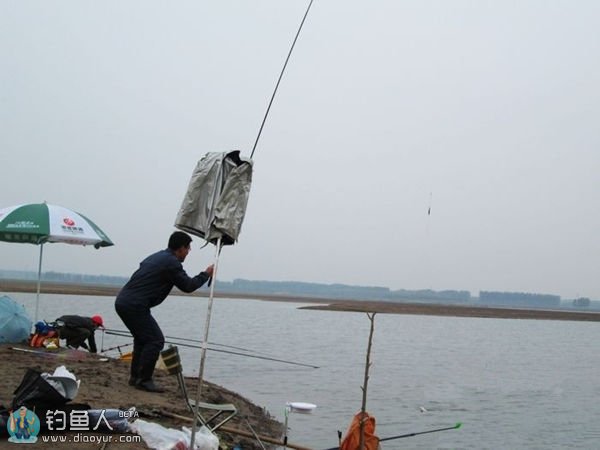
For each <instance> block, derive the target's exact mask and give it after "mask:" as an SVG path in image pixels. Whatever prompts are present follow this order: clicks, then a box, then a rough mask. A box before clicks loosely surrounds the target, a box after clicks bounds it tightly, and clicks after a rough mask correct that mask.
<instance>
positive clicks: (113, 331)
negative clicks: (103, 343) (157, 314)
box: [105, 328, 264, 354]
mask: <svg viewBox="0 0 600 450" xmlns="http://www.w3.org/2000/svg"><path fill="white" fill-rule="evenodd" d="M105 331H106V334H115V333H120V334H117V336H123V335H125V336H127V337H131V333H129V331H126V330H116V329H113V328H106V329H105ZM165 338H167V339H177V340H178V341H187V342H197V343H199V344H202V340H200V339H190V338H182V337H178V336H165ZM208 345H216V346H217V347H225V348H233V349H235V350H241V351H243V352H252V353H257V354H261V353H262V352H257V351H256V350H252V349H250V348H243V347H235V346H233V345H225V344H217V343H216V342H208ZM262 354H264V353H262Z"/></svg>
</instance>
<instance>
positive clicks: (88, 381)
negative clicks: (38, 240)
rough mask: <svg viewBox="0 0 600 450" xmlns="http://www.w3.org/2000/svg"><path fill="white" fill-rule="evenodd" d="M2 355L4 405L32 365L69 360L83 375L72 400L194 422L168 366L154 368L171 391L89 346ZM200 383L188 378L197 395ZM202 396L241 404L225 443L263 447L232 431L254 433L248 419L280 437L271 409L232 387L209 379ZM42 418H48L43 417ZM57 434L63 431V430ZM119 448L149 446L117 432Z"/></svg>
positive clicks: (177, 423) (46, 446) (9, 350)
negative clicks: (142, 380) (143, 385)
mask: <svg viewBox="0 0 600 450" xmlns="http://www.w3.org/2000/svg"><path fill="white" fill-rule="evenodd" d="M16 349H21V350H16ZM32 350H33V351H32ZM0 360H2V361H3V363H2V364H0V377H1V379H2V383H0V404H1V405H2V406H4V407H6V408H8V409H9V408H10V404H11V402H12V399H13V393H14V390H15V389H16V388H17V387H18V386H19V384H20V382H21V380H22V379H23V376H24V375H25V372H26V370H27V369H28V368H32V369H35V370H37V371H39V372H42V373H44V372H48V373H53V372H54V370H55V369H56V367H58V366H61V365H64V366H65V367H66V368H67V369H68V370H69V371H70V372H72V373H73V374H74V375H75V376H76V377H77V378H78V379H80V380H81V385H80V388H79V391H78V394H77V396H76V398H75V399H74V400H73V402H72V403H77V404H87V405H89V406H90V407H91V408H92V409H122V410H127V409H128V408H130V407H132V406H134V407H135V408H136V409H137V410H138V411H139V414H140V418H142V419H143V420H146V421H151V422H156V423H159V424H161V425H162V426H164V427H170V428H176V429H181V427H182V426H185V427H188V428H189V427H190V421H188V420H186V419H185V418H190V420H191V417H192V415H191V413H190V412H189V411H188V409H187V407H186V405H185V403H184V401H183V397H182V394H181V392H180V390H179V386H178V384H177V380H176V377H175V376H172V375H169V374H168V373H167V372H166V371H164V370H162V371H161V370H157V371H156V372H155V378H156V380H157V383H159V384H160V385H161V386H163V387H164V388H165V389H166V392H164V393H160V394H157V393H149V392H145V391H140V390H138V389H135V388H134V387H131V386H129V385H128V384H127V380H128V378H129V365H128V363H127V362H124V361H120V360H117V359H108V358H103V357H102V356H101V355H94V354H90V353H88V352H85V351H78V350H70V349H63V348H61V349H59V350H58V351H54V352H50V351H46V350H45V349H39V348H35V349H32V348H29V347H27V346H25V345H21V344H18V345H17V344H2V345H0ZM196 383H197V381H196V379H192V378H188V379H187V386H188V389H189V391H190V395H192V396H193V395H194V394H195V392H196V390H195V387H196ZM202 401H205V402H210V403H233V404H234V405H236V407H237V408H238V411H239V412H238V414H237V416H236V417H234V418H233V419H232V420H231V421H230V422H229V423H228V424H227V426H226V427H222V428H221V429H220V430H219V432H218V435H219V439H220V443H221V445H222V447H221V448H232V447H233V444H234V443H241V444H242V448H244V449H259V448H261V447H260V446H259V445H258V443H257V441H256V440H255V439H251V438H247V437H243V436H240V435H239V434H237V433H232V432H230V431H227V430H241V431H242V433H245V434H249V435H251V430H250V427H248V424H247V423H246V419H247V420H248V422H249V423H250V426H251V427H252V428H253V429H254V431H255V432H256V433H257V434H258V435H259V436H265V437H270V438H272V439H277V440H279V438H281V436H282V431H283V427H282V425H281V423H279V422H277V421H276V420H274V419H273V418H271V417H270V416H269V414H268V412H266V411H265V410H263V409H262V408H260V407H258V406H256V405H254V404H253V403H252V402H250V401H249V400H248V399H246V398H244V397H242V396H240V395H239V394H236V393H234V392H231V391H228V390H227V389H225V388H223V387H221V386H218V385H216V384H212V383H208V382H205V383H204V384H203V390H202ZM179 416H181V417H179ZM40 420H44V419H43V418H40ZM53 434H54V435H60V433H53ZM84 434H87V435H91V434H93V433H88V432H85V433H84ZM105 436H106V435H105ZM113 436H116V435H113ZM0 441H2V442H6V437H2V438H0ZM3 445H4V444H0V447H2V448H4V447H3ZM35 448H36V449H40V450H50V449H62V448H64V449H73V448H77V449H78V450H79V449H81V450H88V449H89V450H91V449H94V450H98V449H99V448H100V446H99V445H98V443H77V444H74V443H72V442H71V443H64V444H56V443H53V444H50V443H44V442H42V441H41V439H39V440H38V442H37V443H36V444H35ZM119 448H120V449H123V450H125V449H131V450H142V449H148V447H147V446H146V445H145V444H144V443H133V442H129V443H120V442H117V441H116V437H115V440H113V442H112V443H110V444H109V445H107V446H106V447H105V450H111V449H113V450H117V449H119Z"/></svg>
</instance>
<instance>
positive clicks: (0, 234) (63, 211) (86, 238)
mask: <svg viewBox="0 0 600 450" xmlns="http://www.w3.org/2000/svg"><path fill="white" fill-rule="evenodd" d="M0 241H5V242H15V243H21V244H27V243H28V244H38V245H40V259H39V266H38V286H37V298H36V304H35V319H34V320H35V321H36V322H37V315H38V306H39V301H40V281H41V276H42V255H43V248H44V244H45V243H46V242H63V243H66V244H74V245H93V246H94V247H95V248H100V247H108V246H110V245H114V244H113V243H112V241H111V240H110V239H109V238H108V236H107V235H106V234H105V233H104V231H102V230H101V229H100V228H99V227H98V226H97V225H96V224H95V223H94V222H92V221H91V220H89V219H88V218H87V217H85V216H84V215H82V214H79V213H78V212H75V211H72V210H70V209H68V208H65V207H63V206H57V205H50V204H47V203H31V204H23V205H16V206H9V207H8V208H3V209H0Z"/></svg>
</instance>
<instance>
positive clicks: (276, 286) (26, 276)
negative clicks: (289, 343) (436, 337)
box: [0, 270, 600, 309]
mask: <svg viewBox="0 0 600 450" xmlns="http://www.w3.org/2000/svg"><path fill="white" fill-rule="evenodd" d="M0 279H14V280H35V279H37V272H31V271H14V270H0ZM42 280H43V281H48V282H62V283H79V284H95V285H108V286H118V287H120V286H123V285H124V284H125V283H126V282H127V280H128V278H126V277H120V276H108V275H86V274H78V273H62V272H43V273H42ZM216 289H217V292H220V293H225V294H227V293H236V294H256V295H260V294H266V295H290V296H297V297H302V296H304V297H318V298H331V299H349V300H379V301H388V302H427V303H448V304H466V303H469V304H475V303H478V304H481V305H493V306H512V307H534V308H536V307H537V308H548V307H552V308H554V307H560V306H561V298H560V296H558V295H547V294H529V293H522V292H493V291H480V292H479V298H477V297H471V294H470V292H469V291H465V290H461V291H457V290H443V291H434V290H432V289H420V290H408V289H399V290H390V289H389V288H386V287H380V286H350V285H347V284H325V283H308V282H302V281H254V280H246V279H240V278H238V279H235V280H233V281H221V280H219V282H218V284H217V285H216ZM565 302H566V304H567V305H569V306H570V307H573V308H593V309H600V302H598V301H592V300H590V299H589V298H587V297H580V298H576V299H574V300H568V301H567V300H566V301H565Z"/></svg>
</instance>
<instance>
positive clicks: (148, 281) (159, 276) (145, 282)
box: [115, 249, 209, 310]
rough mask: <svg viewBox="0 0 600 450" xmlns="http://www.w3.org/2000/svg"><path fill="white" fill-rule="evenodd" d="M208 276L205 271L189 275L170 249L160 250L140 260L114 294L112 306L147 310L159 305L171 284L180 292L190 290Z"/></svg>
mask: <svg viewBox="0 0 600 450" xmlns="http://www.w3.org/2000/svg"><path fill="white" fill-rule="evenodd" d="M208 278H209V276H208V274H207V273H206V272H201V273H200V274H198V275H196V276H195V277H189V276H188V274H187V273H185V270H183V265H182V264H181V262H180V261H179V260H178V259H177V257H176V256H175V254H174V253H173V251H172V250H169V249H166V250H161V251H159V252H156V253H154V254H152V255H150V256H148V257H147V258H146V259H144V260H143V261H142V262H141V263H140V267H139V269H138V270H136V271H135V272H134V274H133V275H132V276H131V278H130V279H129V281H128V282H127V283H126V284H125V286H123V288H122V289H121V291H120V292H119V294H118V295H117V299H116V301H115V305H118V306H119V307H124V308H127V309H129V310H133V309H138V310H139V309H150V308H152V307H154V306H156V305H160V304H161V303H162V302H163V301H164V300H165V299H166V298H167V296H168V295H169V293H170V292H171V289H173V286H177V287H178V288H179V289H180V290H181V291H183V292H194V291H195V290H196V289H198V288H199V287H200V286H202V285H203V284H204V283H205V282H206V281H207V280H208Z"/></svg>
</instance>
